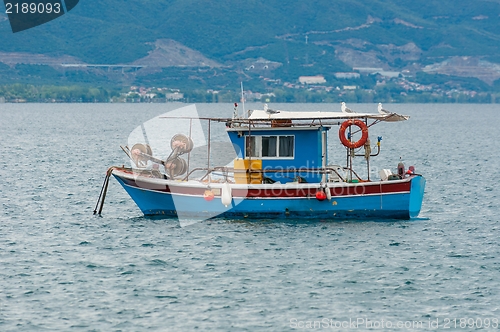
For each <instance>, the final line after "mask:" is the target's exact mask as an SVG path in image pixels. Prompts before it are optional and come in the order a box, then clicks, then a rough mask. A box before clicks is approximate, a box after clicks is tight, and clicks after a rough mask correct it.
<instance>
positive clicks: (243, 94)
mask: <svg viewBox="0 0 500 332" xmlns="http://www.w3.org/2000/svg"><path fill="white" fill-rule="evenodd" d="M241 103H242V107H243V117H245V92H244V90H243V81H242V82H241ZM238 116H239V112H238Z"/></svg>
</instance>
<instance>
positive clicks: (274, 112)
mask: <svg viewBox="0 0 500 332" xmlns="http://www.w3.org/2000/svg"><path fill="white" fill-rule="evenodd" d="M264 112H266V113H267V114H269V115H271V114H278V113H279V112H280V111H275V110H272V109H270V108H269V107H268V106H267V104H264Z"/></svg>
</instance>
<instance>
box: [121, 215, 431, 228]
mask: <svg viewBox="0 0 500 332" xmlns="http://www.w3.org/2000/svg"><path fill="white" fill-rule="evenodd" d="M428 220H430V218H427V217H417V218H411V219H407V220H401V219H374V218H357V219H322V218H319V219H305V218H296V219H294V218H266V219H263V218H241V219H238V218H222V217H215V218H210V219H205V220H196V219H193V220H179V219H178V218H177V217H166V216H161V215H154V216H136V217H132V218H129V219H127V222H129V223H132V224H141V225H143V226H146V225H147V224H148V223H151V224H156V225H160V224H164V225H165V226H168V227H188V226H194V225H203V224H205V225H216V224H233V225H238V224H241V225H245V226H249V225H250V226H254V227H259V226H269V225H284V226H313V227H315V226H318V225H325V224H328V225H346V224H352V225H362V224H380V225H384V226H390V225H408V224H412V223H415V222H417V223H418V222H421V221H428Z"/></svg>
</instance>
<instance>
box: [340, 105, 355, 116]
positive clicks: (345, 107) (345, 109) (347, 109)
mask: <svg viewBox="0 0 500 332" xmlns="http://www.w3.org/2000/svg"><path fill="white" fill-rule="evenodd" d="M340 110H341V111H342V113H354V111H353V110H352V109H350V108H349V107H347V106H346V105H345V103H344V102H342V104H341V106H340Z"/></svg>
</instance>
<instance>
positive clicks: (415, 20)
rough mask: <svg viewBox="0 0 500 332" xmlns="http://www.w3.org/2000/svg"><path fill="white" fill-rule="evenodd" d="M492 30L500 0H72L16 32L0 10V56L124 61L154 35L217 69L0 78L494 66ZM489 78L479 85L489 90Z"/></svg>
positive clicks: (94, 79) (145, 50)
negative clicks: (251, 64) (261, 67)
mask: <svg viewBox="0 0 500 332" xmlns="http://www.w3.org/2000/svg"><path fill="white" fill-rule="evenodd" d="M2 6H3V4H2V5H0V8H2ZM3 12H4V11H3ZM499 27H500V0H476V1H473V2H471V1H465V0H439V1H437V0H428V1H424V0H417V1H415V0H412V1H409V0H372V1H361V0H351V1H339V0H311V1H299V0H289V1H286V2H284V1H281V0H266V1H263V0H248V1H240V0H220V1H200V0H133V1H126V2H125V1H118V0H108V1H80V3H79V4H78V6H76V7H75V8H74V9H73V10H72V11H71V12H69V13H68V14H66V15H64V16H62V17H61V18H59V19H57V20H54V21H51V22H49V23H47V24H44V25H42V26H38V27H36V28H33V29H30V30H26V31H23V32H19V33H16V34H13V33H12V32H11V30H10V26H9V24H8V21H7V20H6V15H5V14H2V16H0V36H1V37H2V38H1V42H0V53H1V52H4V53H5V54H7V53H8V54H10V53H12V52H21V53H26V54H43V55H47V56H52V57H58V56H63V55H64V56H72V57H74V58H76V59H79V60H80V61H82V62H85V63H88V64H108V65H109V64H130V63H134V61H136V60H138V59H141V58H144V57H146V56H147V55H148V54H149V52H151V51H153V50H154V49H155V46H154V45H155V42H156V41H158V40H174V41H176V42H178V43H180V44H182V45H184V46H186V47H189V48H191V49H192V50H195V51H198V52H200V53H201V54H203V55H204V56H205V57H207V58H208V59H210V60H213V61H216V62H217V63H219V64H221V65H222V67H221V68H220V69H218V70H216V71H213V72H212V71H200V70H198V69H196V68H184V67H179V68H177V69H176V68H166V67H162V68H161V69H158V70H156V71H154V72H146V73H144V72H141V71H138V72H137V73H135V72H134V73H132V74H130V73H127V72H126V73H123V75H122V76H119V75H114V76H113V75H108V74H107V73H106V72H105V71H98V70H94V71H80V72H70V71H68V70H64V71H61V70H52V69H50V68H46V67H43V68H38V67H37V68H35V67H36V66H33V64H31V65H30V64H26V65H25V63H23V62H20V63H18V64H17V65H9V67H5V66H4V65H2V64H1V63H0V65H2V66H0V83H2V84H8V83H12V82H14V83H16V82H18V83H29V82H34V83H36V84H38V83H40V84H43V83H53V84H65V82H68V83H78V84H80V83H88V84H92V83H97V84H99V85H106V84H108V85H109V84H111V85H113V84H115V85H127V84H168V85H173V84H176V83H177V86H176V87H185V86H193V87H214V88H224V87H228V86H233V87H234V86H236V85H237V84H238V83H237V82H238V81H239V80H244V81H247V82H248V84H250V85H251V86H254V87H255V88H259V87H265V84H262V82H261V81H259V77H260V78H262V77H263V76H265V77H267V78H269V79H279V80H281V81H290V82H292V81H295V80H297V78H298V76H301V75H317V74H321V75H324V76H325V77H326V78H327V79H328V81H329V82H332V81H334V78H333V75H334V73H336V72H347V71H352V70H353V67H380V68H384V70H398V71H400V70H403V69H408V68H409V70H415V71H420V70H422V68H423V67H424V66H426V65H431V64H436V63H439V62H442V61H444V60H446V59H448V58H449V57H457V56H460V57H464V56H470V57H477V58H478V59H481V60H482V61H488V62H490V63H500V28H499ZM408 45H409V46H408ZM411 48H413V50H409V49H411ZM411 52H413V53H411ZM410 53H411V54H410ZM363 57H364V58H363ZM260 58H263V59H265V60H266V61H271V62H273V63H276V64H277V65H276V66H274V67H273V68H272V70H271V69H269V70H267V71H266V72H265V73H263V72H262V71H260V72H259V71H253V72H252V71H250V70H247V71H246V70H245V66H246V64H247V63H248V59H260ZM0 62H1V61H0ZM41 64H42V65H47V64H44V63H41ZM437 72H438V73H439V71H437ZM499 75H500V74H499ZM458 76H460V75H458ZM420 77H421V76H420ZM499 77H500V76H499ZM477 78H479V79H482V78H481V77H477ZM495 79H496V76H494V77H493V78H488V79H485V80H484V81H485V82H487V83H488V84H490V85H491V86H493V84H492V83H491V82H493V81H494V80H495ZM361 81H363V80H361ZM365 81H366V80H365ZM365 81H363V82H365ZM363 82H362V83H361V84H365V83H363ZM355 83H356V82H355Z"/></svg>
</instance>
